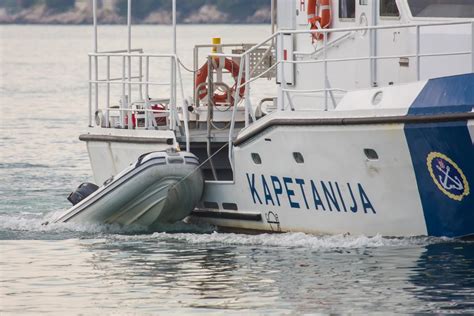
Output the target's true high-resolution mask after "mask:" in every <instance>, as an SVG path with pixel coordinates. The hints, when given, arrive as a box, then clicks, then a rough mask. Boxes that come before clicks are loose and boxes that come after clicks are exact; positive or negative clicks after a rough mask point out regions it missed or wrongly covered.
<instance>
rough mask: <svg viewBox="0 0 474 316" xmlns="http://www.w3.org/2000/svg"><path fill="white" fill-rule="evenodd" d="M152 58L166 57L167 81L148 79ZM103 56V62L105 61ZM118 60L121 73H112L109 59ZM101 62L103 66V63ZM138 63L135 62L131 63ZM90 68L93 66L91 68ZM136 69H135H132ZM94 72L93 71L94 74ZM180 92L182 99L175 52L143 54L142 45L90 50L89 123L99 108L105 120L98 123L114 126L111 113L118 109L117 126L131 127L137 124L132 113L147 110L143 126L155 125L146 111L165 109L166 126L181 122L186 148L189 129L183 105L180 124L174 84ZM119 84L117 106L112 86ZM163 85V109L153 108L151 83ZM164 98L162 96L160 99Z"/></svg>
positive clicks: (180, 78)
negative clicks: (101, 98) (165, 92)
mask: <svg viewBox="0 0 474 316" xmlns="http://www.w3.org/2000/svg"><path fill="white" fill-rule="evenodd" d="M151 59H169V60H170V65H171V71H170V74H169V78H168V81H161V80H155V81H153V80H150V60H151ZM104 60H105V63H104ZM116 60H118V62H119V63H120V66H121V67H120V68H121V76H116V77H111V62H112V61H116ZM103 63H104V64H105V66H103ZM134 64H137V66H135V67H134V66H132V65H134ZM92 69H95V71H94V72H93V71H92ZM134 72H135V73H134ZM93 74H94V75H93ZM177 81H179V87H180V92H181V98H182V100H183V102H184V87H183V83H182V76H181V66H180V61H179V59H178V57H177V56H176V55H174V54H145V53H143V50H142V49H131V50H130V52H128V50H117V51H107V52H97V53H90V54H89V126H92V122H93V117H94V116H95V115H96V114H97V113H98V111H101V112H103V113H104V122H105V124H104V125H103V126H101V127H104V128H110V127H116V126H111V125H110V120H109V118H110V113H111V112H119V117H120V118H119V126H118V127H120V128H127V129H131V128H134V125H135V126H136V122H132V116H133V115H138V114H139V113H147V115H146V116H145V126H143V128H145V129H149V128H150V129H154V128H156V127H157V126H156V125H155V124H154V123H153V122H152V120H150V119H148V113H160V112H162V113H167V116H166V122H167V124H166V128H168V129H170V130H176V129H177V128H182V127H183V126H182V125H184V131H183V134H184V136H185V137H186V144H187V148H189V129H188V113H187V107H185V106H183V107H182V112H183V117H184V119H183V124H182V123H181V120H180V118H179V114H178V108H177V96H176V92H177V87H178V82H177ZM117 85H118V86H121V88H122V89H121V93H120V96H121V97H120V100H121V106H120V107H119V108H117V107H113V106H112V105H111V90H112V86H117ZM156 86H164V87H168V99H167V100H166V102H165V103H166V108H165V109H163V110H153V109H151V108H150V106H151V103H153V100H152V99H151V98H150V89H151V87H156ZM102 87H105V96H106V99H105V102H104V103H105V105H104V106H102V107H101V106H99V94H100V93H101V92H102V91H103V90H101V89H102ZM161 100H163V99H161ZM137 103H142V104H143V105H142V106H141V107H138V108H137V107H135V108H134V107H133V105H134V104H137Z"/></svg>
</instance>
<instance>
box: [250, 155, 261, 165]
mask: <svg viewBox="0 0 474 316" xmlns="http://www.w3.org/2000/svg"><path fill="white" fill-rule="evenodd" d="M252 160H253V162H255V164H257V165H261V164H262V158H260V155H259V154H257V153H252Z"/></svg>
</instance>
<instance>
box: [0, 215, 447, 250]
mask: <svg viewBox="0 0 474 316" xmlns="http://www.w3.org/2000/svg"><path fill="white" fill-rule="evenodd" d="M59 212H61V211H58V212H51V213H48V214H46V215H43V214H41V213H31V212H26V213H25V214H20V215H19V214H16V216H11V215H7V214H1V215H0V231H10V232H24V233H25V232H26V233H29V234H26V235H25V236H26V237H27V238H26V239H30V238H31V239H37V238H42V234H44V233H48V234H51V233H53V234H55V235H57V237H59V238H70V237H71V236H69V234H68V233H81V236H82V237H83V238H87V235H90V234H92V235H96V234H100V235H102V236H104V235H105V236H108V238H109V239H113V240H118V241H120V240H123V241H128V240H144V241H146V240H159V241H169V242H176V241H178V242H184V243H188V244H219V245H242V246H265V247H285V248H305V249H312V250H326V249H327V250H331V249H357V248H377V247H410V246H425V245H429V244H433V243H440V242H449V241H452V239H449V238H433V237H406V238H388V237H383V236H381V235H376V236H351V235H322V236H317V235H310V234H305V233H283V234H268V233H265V234H258V235H245V234H235V233H219V232H216V231H214V228H213V227H210V226H205V227H201V226H196V225H192V224H186V223H184V222H179V223H176V224H172V225H164V226H162V227H160V228H159V231H160V232H155V233H153V234H150V232H149V231H147V230H146V229H145V228H144V227H141V226H133V225H132V226H126V227H123V226H120V225H116V224H114V225H105V224H92V223H53V222H52V219H54V218H56V216H57V214H58V213H59ZM45 222H48V224H47V225H45ZM31 233H36V234H33V235H31ZM84 234H85V235H84ZM131 234H134V235H131ZM137 234H139V235H137ZM25 236H23V237H25ZM19 237H22V236H21V235H20V236H19ZM44 237H47V236H44Z"/></svg>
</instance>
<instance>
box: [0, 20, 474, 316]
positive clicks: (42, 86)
mask: <svg viewBox="0 0 474 316" xmlns="http://www.w3.org/2000/svg"><path fill="white" fill-rule="evenodd" d="M269 32H270V30H269V27H268V26H260V25H259V26H255V25H236V26H229V25H218V26H215V25H213V26H193V25H188V26H180V27H179V28H178V36H179V38H180V42H179V45H178V52H179V54H180V56H181V58H182V59H183V62H184V63H185V64H186V65H187V66H188V67H191V66H192V61H193V58H192V47H193V45H194V44H196V43H209V42H210V38H211V37H215V36H220V37H222V40H223V42H227V43H230V42H253V43H256V42H259V41H260V40H261V39H263V38H264V37H266V36H268V35H269ZM91 35H92V30H91V28H90V27H87V26H0V61H1V64H0V65H1V67H0V71H1V75H0V105H1V111H0V121H1V126H0V131H1V132H0V197H1V202H0V313H1V314H17V313H31V314H39V313H54V314H61V315H64V314H85V315H89V314H99V313H100V314H104V313H105V314H160V315H162V314H173V315H180V314H190V315H194V314H202V315H209V314H225V315H229V314H234V315H247V314H268V315H269V314H272V315H273V314H315V313H324V314H325V313H354V314H365V313H379V314H390V313H441V314H445V313H454V314H460V313H466V314H472V313H474V243H470V242H462V241H457V240H452V239H446V238H424V237H413V238H400V239H397V238H384V237H381V236H372V237H367V236H343V235H337V236H312V235H306V234H302V233H288V234H262V235H238V234H224V233H216V232H213V228H212V227H195V226H188V225H183V224H179V225H175V226H173V227H169V229H167V230H166V231H162V232H147V231H143V229H142V228H140V227H128V228H121V227H118V226H113V225H112V226H101V225H77V224H49V225H46V226H45V225H42V224H43V223H44V222H45V221H48V220H49V219H51V218H52V217H53V216H54V214H57V213H58V212H61V211H62V210H65V209H67V208H68V207H69V202H68V201H67V200H66V196H67V195H68V194H69V192H70V191H72V190H73V189H74V188H75V187H76V186H77V185H78V184H79V183H81V182H84V181H92V174H91V171H90V166H89V161H88V157H87V152H86V148H85V144H84V143H81V142H80V141H79V140H78V135H79V134H80V133H81V131H83V130H84V128H85V127H86V126H87V124H88V117H87V104H88V103H87V102H88V86H87V83H86V80H87V77H88V64H87V52H89V51H90V50H91V47H92V37H91ZM133 35H134V43H133V47H141V48H144V49H145V51H146V52H155V53H166V52H169V50H170V47H171V42H170V38H171V29H170V28H169V27H166V26H137V27H136V28H135V29H134V31H133ZM99 36H100V40H101V41H100V45H99V49H122V48H124V47H126V40H125V39H126V30H125V28H124V27H123V26H106V27H103V28H101V29H100V31H99ZM102 45H103V46H102ZM160 67H162V66H161V65H157V66H156V69H158V70H160V69H161V68H160ZM163 67H164V66H163ZM162 71H167V70H165V67H164V68H163V70H162ZM183 79H184V81H185V83H186V84H188V90H187V91H186V93H187V95H189V94H191V93H192V91H190V90H189V87H191V86H189V85H190V84H191V83H192V74H189V73H186V72H184V73H183ZM266 92H267V90H265V93H266ZM269 92H271V91H269ZM257 93H259V92H258V91H257ZM260 93H262V96H264V95H263V93H264V92H260Z"/></svg>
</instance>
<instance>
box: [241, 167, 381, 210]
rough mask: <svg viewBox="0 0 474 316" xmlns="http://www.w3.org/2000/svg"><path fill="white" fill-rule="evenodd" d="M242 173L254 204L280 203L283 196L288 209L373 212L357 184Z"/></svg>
mask: <svg viewBox="0 0 474 316" xmlns="http://www.w3.org/2000/svg"><path fill="white" fill-rule="evenodd" d="M246 176H247V183H248V185H249V189H250V195H251V196H252V200H253V202H254V203H255V204H260V205H270V206H282V204H283V203H284V202H283V200H285V199H282V197H283V196H286V201H287V203H288V206H289V207H291V208H296V209H301V208H305V209H307V210H310V209H312V210H318V211H329V212H333V211H335V212H352V213H357V212H363V213H365V214H376V211H375V207H374V205H373V204H372V202H371V201H370V199H369V196H368V195H367V193H366V192H365V190H364V187H363V186H362V184H360V183H357V184H350V183H339V182H337V181H315V180H304V179H300V178H291V177H277V176H265V175H263V174H262V175H255V174H253V173H251V174H249V173H246ZM285 204H286V203H285ZM283 206H286V205H283Z"/></svg>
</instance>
